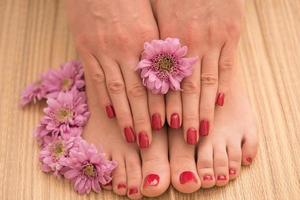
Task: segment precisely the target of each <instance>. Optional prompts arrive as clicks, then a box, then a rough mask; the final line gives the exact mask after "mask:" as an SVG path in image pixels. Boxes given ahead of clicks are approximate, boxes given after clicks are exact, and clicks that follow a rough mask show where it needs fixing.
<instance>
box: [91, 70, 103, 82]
mask: <svg viewBox="0 0 300 200" xmlns="http://www.w3.org/2000/svg"><path fill="white" fill-rule="evenodd" d="M92 80H93V82H95V83H96V84H103V83H104V82H105V76H104V74H103V73H102V72H96V73H94V74H92Z"/></svg>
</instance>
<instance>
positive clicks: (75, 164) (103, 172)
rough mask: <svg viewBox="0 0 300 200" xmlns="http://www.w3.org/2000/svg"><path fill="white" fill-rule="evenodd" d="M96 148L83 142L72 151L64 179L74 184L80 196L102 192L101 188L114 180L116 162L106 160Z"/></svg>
mask: <svg viewBox="0 0 300 200" xmlns="http://www.w3.org/2000/svg"><path fill="white" fill-rule="evenodd" d="M104 156H105V155H104V153H99V152H98V151H97V149H96V147H95V146H93V145H89V144H88V143H87V142H86V141H84V140H81V142H80V144H79V146H78V147H77V148H73V149H71V151H70V153H69V158H68V159H67V162H66V166H67V169H68V170H66V172H65V173H64V177H65V178H66V179H69V180H71V181H72V182H73V184H74V189H75V191H76V192H78V193H80V194H86V193H89V192H90V191H91V190H93V191H95V192H99V191H101V186H102V185H105V184H107V183H109V182H110V181H111V180H112V177H111V173H112V171H113V169H114V168H115V167H116V163H115V162H114V161H109V160H106V159H105V157H104Z"/></svg>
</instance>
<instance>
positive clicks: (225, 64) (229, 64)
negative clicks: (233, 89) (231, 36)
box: [219, 58, 234, 71]
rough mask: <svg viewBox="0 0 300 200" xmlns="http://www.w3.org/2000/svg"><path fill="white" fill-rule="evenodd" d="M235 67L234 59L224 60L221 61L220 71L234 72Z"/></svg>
mask: <svg viewBox="0 0 300 200" xmlns="http://www.w3.org/2000/svg"><path fill="white" fill-rule="evenodd" d="M233 66H234V61H233V59H230V58H224V59H221V61H220V66H219V67H220V70H222V71H224V70H232V68H233Z"/></svg>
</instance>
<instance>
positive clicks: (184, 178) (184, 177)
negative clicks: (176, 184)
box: [179, 171, 197, 184]
mask: <svg viewBox="0 0 300 200" xmlns="http://www.w3.org/2000/svg"><path fill="white" fill-rule="evenodd" d="M179 181H180V183H181V184H185V183H187V182H190V181H194V182H196V183H197V179H196V178H195V176H194V173H193V172H191V171H185V172H182V173H181V174H180V177H179Z"/></svg>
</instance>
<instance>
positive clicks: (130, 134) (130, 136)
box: [124, 127, 135, 143]
mask: <svg viewBox="0 0 300 200" xmlns="http://www.w3.org/2000/svg"><path fill="white" fill-rule="evenodd" d="M124 134H125V138H126V141H127V142H128V143H133V142H135V134H134V131H133V129H132V128H131V127H125V128H124Z"/></svg>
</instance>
